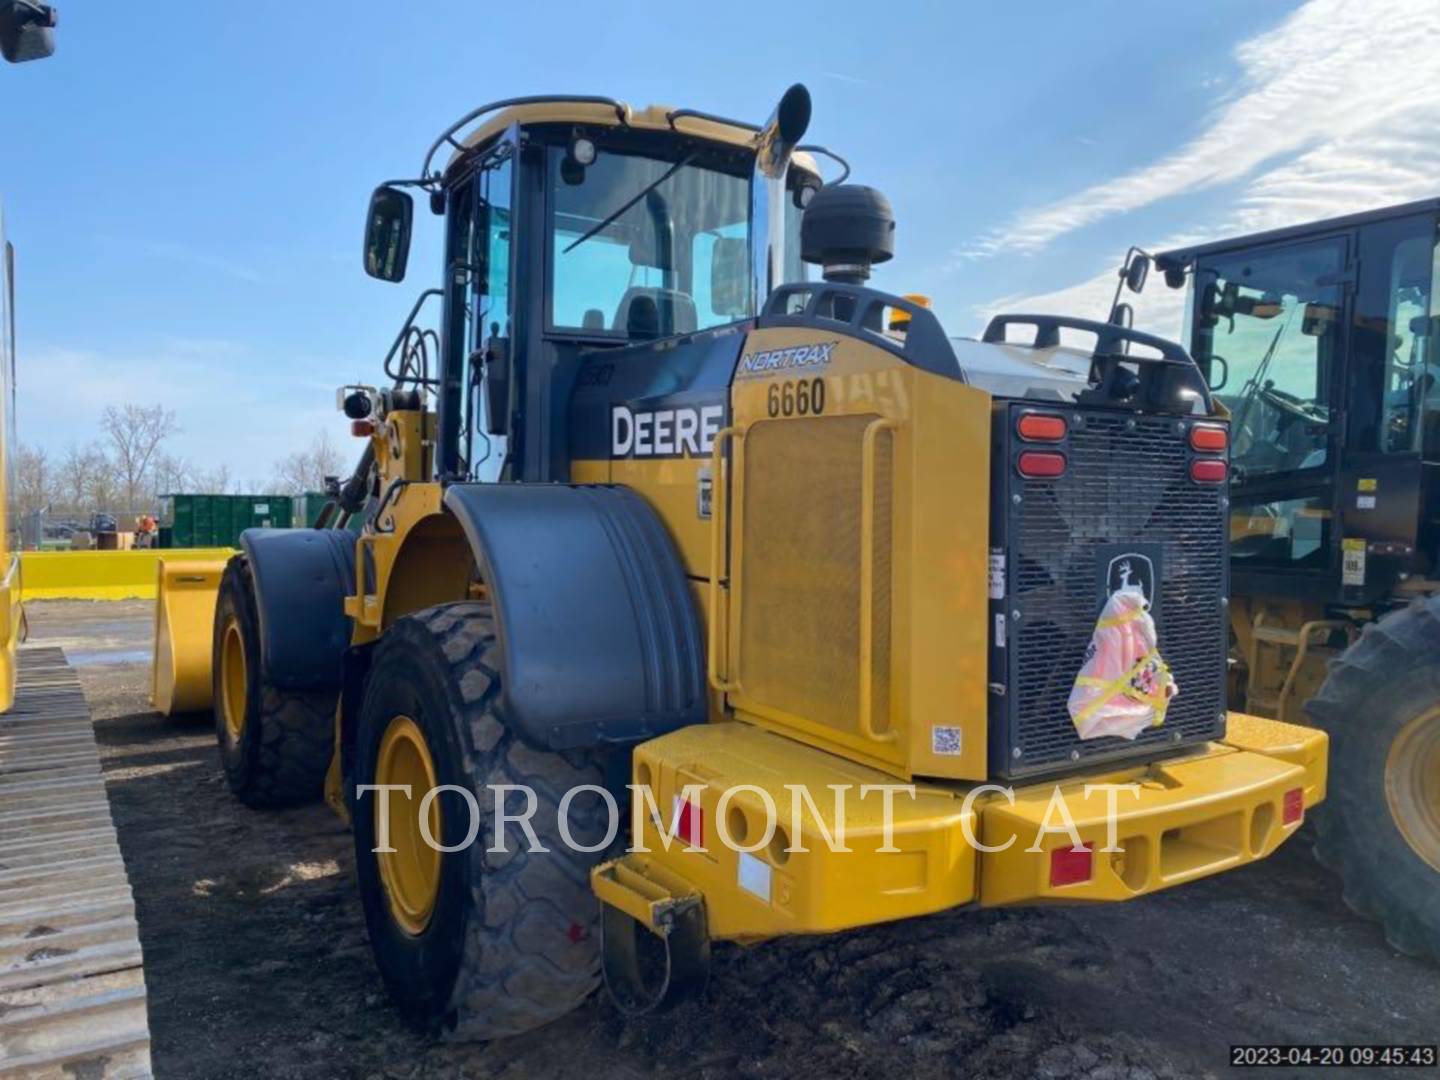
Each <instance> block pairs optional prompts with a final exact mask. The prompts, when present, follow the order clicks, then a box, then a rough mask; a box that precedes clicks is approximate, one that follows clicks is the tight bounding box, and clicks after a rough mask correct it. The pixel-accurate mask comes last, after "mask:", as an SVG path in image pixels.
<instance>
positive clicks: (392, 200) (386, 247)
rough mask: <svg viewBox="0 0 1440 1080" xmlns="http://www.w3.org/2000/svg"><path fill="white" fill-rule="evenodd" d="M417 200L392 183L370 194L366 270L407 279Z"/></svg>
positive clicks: (384, 277) (388, 277)
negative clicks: (411, 228) (407, 265)
mask: <svg viewBox="0 0 1440 1080" xmlns="http://www.w3.org/2000/svg"><path fill="white" fill-rule="evenodd" d="M414 216H415V200H414V199H412V198H410V196H409V195H408V194H406V193H405V192H403V191H398V190H396V189H395V188H392V187H383V186H382V187H378V188H376V189H375V193H374V194H373V195H371V196H370V212H369V214H368V215H366V218H365V273H367V274H369V275H370V276H371V277H373V278H379V279H380V280H381V281H404V280H405V264H406V262H407V261H408V260H409V258H410V224H411V221H412V220H413V219H414Z"/></svg>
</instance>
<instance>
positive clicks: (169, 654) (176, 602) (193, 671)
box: [150, 559, 227, 716]
mask: <svg viewBox="0 0 1440 1080" xmlns="http://www.w3.org/2000/svg"><path fill="white" fill-rule="evenodd" d="M226 561H227V560H223V559H205V560H183V559H176V560H173V561H172V560H169V559H161V560H160V564H159V569H158V571H157V574H158V580H157V593H156V597H155V656H154V658H153V659H152V661H151V667H150V673H151V686H150V700H151V702H152V704H154V706H155V711H156V712H158V713H161V714H163V715H165V716H174V715H175V714H176V713H186V712H199V711H202V710H204V709H208V708H210V705H211V693H210V664H211V651H212V638H213V636H214V632H215V631H214V624H215V601H216V598H217V597H218V596H219V595H220V575H221V574H223V573H224V572H225V564H226Z"/></svg>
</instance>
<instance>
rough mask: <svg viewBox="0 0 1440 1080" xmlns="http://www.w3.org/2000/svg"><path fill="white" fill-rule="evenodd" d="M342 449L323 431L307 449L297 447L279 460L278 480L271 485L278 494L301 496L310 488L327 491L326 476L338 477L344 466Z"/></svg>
mask: <svg viewBox="0 0 1440 1080" xmlns="http://www.w3.org/2000/svg"><path fill="white" fill-rule="evenodd" d="M341 460H342V459H341V457H340V449H339V448H338V447H337V446H336V445H335V444H334V443H333V442H331V441H330V436H329V434H328V433H326V432H324V431H322V432H320V434H318V435H316V436H315V439H314V441H312V442H311V443H310V446H309V448H308V449H306V450H296V451H295V452H294V453H293V454H291V455H290V456H289V457H287V458H285V459H284V460H283V461H278V462H276V463H275V479H274V480H273V481H272V483H271V486H272V487H273V488H274V490H275V491H276V493H277V494H282V495H299V494H302V493H303V492H306V491H323V490H324V489H325V477H327V476H338V475H339V474H340V469H341Z"/></svg>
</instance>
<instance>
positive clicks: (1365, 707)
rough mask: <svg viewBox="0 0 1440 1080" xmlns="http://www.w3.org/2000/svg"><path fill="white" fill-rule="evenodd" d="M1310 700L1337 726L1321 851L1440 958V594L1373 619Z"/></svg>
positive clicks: (1374, 915) (1366, 898) (1362, 898)
mask: <svg viewBox="0 0 1440 1080" xmlns="http://www.w3.org/2000/svg"><path fill="white" fill-rule="evenodd" d="M1306 710H1307V712H1308V713H1309V715H1310V718H1311V719H1312V721H1313V722H1314V723H1315V724H1316V725H1317V726H1318V727H1321V728H1323V729H1324V730H1325V731H1327V732H1328V733H1329V735H1330V782H1329V792H1328V796H1327V799H1326V801H1325V802H1324V803H1322V804H1321V805H1320V806H1319V807H1318V808H1317V811H1316V814H1315V822H1316V831H1317V841H1316V846H1315V852H1316V855H1317V856H1318V857H1319V859H1320V861H1321V862H1322V863H1324V864H1325V865H1326V866H1328V867H1329V868H1330V869H1332V870H1334V871H1335V872H1336V873H1338V874H1339V875H1340V877H1341V879H1342V880H1343V882H1344V896H1345V901H1346V903H1348V904H1349V905H1350V906H1351V907H1352V908H1353V909H1355V911H1357V912H1359V913H1360V914H1361V915H1364V916H1366V917H1367V918H1371V919H1375V920H1377V921H1379V922H1380V923H1381V924H1382V925H1383V926H1384V928H1385V937H1386V940H1388V941H1389V942H1390V944H1391V945H1393V946H1394V947H1395V948H1396V949H1398V950H1400V951H1401V952H1403V953H1406V954H1408V955H1410V956H1429V957H1430V958H1432V959H1435V960H1440V598H1431V599H1428V600H1417V601H1416V602H1415V603H1413V604H1411V605H1410V606H1409V607H1408V608H1405V609H1403V610H1400V611H1395V612H1391V613H1390V614H1388V615H1386V616H1385V617H1384V618H1382V619H1380V620H1379V621H1378V622H1375V623H1372V624H1370V625H1369V626H1367V627H1365V630H1364V632H1363V633H1362V634H1361V635H1360V639H1359V640H1358V641H1357V642H1356V643H1355V644H1354V645H1352V646H1351V647H1350V648H1349V649H1347V650H1346V651H1345V653H1344V654H1343V655H1342V656H1341V657H1340V658H1339V659H1338V660H1336V661H1335V662H1334V664H1332V665H1331V668H1330V673H1329V675H1328V677H1327V678H1326V680H1325V683H1324V685H1323V686H1322V687H1321V688H1320V692H1319V694H1317V695H1316V696H1315V698H1314V699H1312V700H1311V702H1310V703H1309V705H1307V706H1306Z"/></svg>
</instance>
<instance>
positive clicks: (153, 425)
mask: <svg viewBox="0 0 1440 1080" xmlns="http://www.w3.org/2000/svg"><path fill="white" fill-rule="evenodd" d="M97 432H98V434H97V437H96V438H95V439H94V440H92V441H91V442H89V443H86V444H84V445H79V444H73V443H72V444H71V445H70V446H68V447H66V448H65V450H64V451H63V452H62V453H58V454H57V453H52V452H51V451H49V450H46V449H45V448H44V447H41V446H36V445H34V444H24V443H22V444H20V445H19V446H17V447H16V448H15V451H14V452H15V462H14V468H13V471H12V472H11V483H12V484H13V486H14V491H12V492H11V505H12V506H13V507H14V508H15V509H16V510H17V511H18V512H19V513H20V514H22V515H26V514H31V513H33V512H35V511H37V510H43V511H45V513H46V516H47V517H48V518H50V519H52V520H58V519H75V520H77V521H81V522H84V521H87V520H88V519H89V517H90V515H91V514H95V513H108V514H113V515H115V516H116V518H117V520H119V519H122V518H126V517H133V516H135V515H138V514H143V513H149V514H155V515H157V516H158V515H159V513H160V509H161V507H160V503H161V497H162V496H164V495H170V494H175V493H200V494H209V495H225V494H240V493H242V492H243V493H254V494H277V495H298V494H300V493H301V492H304V491H317V490H321V489H322V488H323V487H324V482H325V477H327V476H337V475H340V474H341V473H342V472H343V471H344V470H345V465H344V462H343V459H342V458H341V456H340V450H339V448H338V447H337V446H336V445H335V444H334V443H333V442H332V441H331V440H330V437H329V435H328V434H326V433H325V432H324V431H321V432H320V433H319V434H317V435H316V436H315V438H314V439H313V440H312V441H311V443H310V445H309V446H308V447H307V448H305V449H303V450H297V451H295V452H294V453H292V454H290V455H288V456H287V457H285V458H283V459H282V460H280V461H277V462H276V463H275V466H274V471H273V474H272V476H271V478H270V479H269V480H268V481H253V482H248V483H242V482H241V481H240V480H238V479H237V478H236V476H235V474H234V473H233V472H232V471H231V468H230V466H229V465H219V466H216V467H213V468H204V467H202V466H199V465H196V464H195V463H194V462H191V461H187V460H186V459H184V458H182V457H179V456H178V455H175V454H172V453H170V452H169V451H168V450H167V445H168V444H170V443H171V442H172V440H173V438H174V436H176V435H178V434H179V433H180V426H179V424H178V422H177V420H176V416H175V412H174V410H172V409H167V408H165V407H164V406H163V405H133V404H131V405H110V406H107V407H106V409H105V411H104V412H103V413H102V414H101V416H100V422H99V425H98V427H97ZM121 527H122V528H123V527H124V524H123V523H122V525H121Z"/></svg>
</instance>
